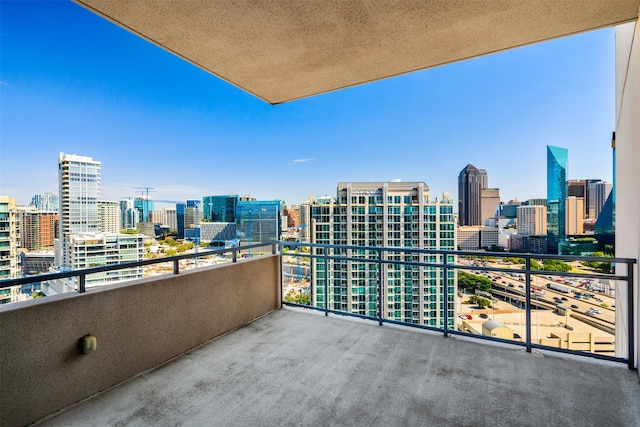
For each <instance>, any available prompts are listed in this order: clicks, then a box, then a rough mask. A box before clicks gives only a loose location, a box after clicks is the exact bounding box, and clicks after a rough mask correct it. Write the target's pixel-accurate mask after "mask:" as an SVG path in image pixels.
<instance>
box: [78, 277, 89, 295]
mask: <svg viewBox="0 0 640 427" xmlns="http://www.w3.org/2000/svg"><path fill="white" fill-rule="evenodd" d="M78 281H79V283H78V292H79V293H83V292H85V291H86V290H87V275H86V274H80V275H79V276H78Z"/></svg>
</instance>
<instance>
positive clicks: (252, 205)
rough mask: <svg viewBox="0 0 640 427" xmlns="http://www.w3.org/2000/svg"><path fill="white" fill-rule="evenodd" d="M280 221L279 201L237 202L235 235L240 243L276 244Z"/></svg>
mask: <svg viewBox="0 0 640 427" xmlns="http://www.w3.org/2000/svg"><path fill="white" fill-rule="evenodd" d="M280 221H281V220H280V200H239V201H238V204H237V205H236V235H237V238H238V240H239V241H240V242H242V243H260V242H277V241H278V240H279V239H280V232H281V228H282V224H281V222H280Z"/></svg>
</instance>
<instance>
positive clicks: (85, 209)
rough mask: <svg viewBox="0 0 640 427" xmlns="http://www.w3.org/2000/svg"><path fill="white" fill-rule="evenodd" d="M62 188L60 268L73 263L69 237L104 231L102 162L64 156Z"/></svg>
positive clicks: (60, 177) (60, 172)
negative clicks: (101, 222) (100, 204)
mask: <svg viewBox="0 0 640 427" xmlns="http://www.w3.org/2000/svg"><path fill="white" fill-rule="evenodd" d="M58 187H59V196H58V197H59V200H60V221H59V227H60V230H59V232H58V236H59V239H58V240H57V241H58V242H59V246H57V247H56V264H57V265H59V266H63V267H67V266H69V265H70V263H71V260H70V259H69V258H68V254H69V251H68V247H67V242H68V236H69V235H70V234H73V233H96V232H98V231H99V229H100V225H99V218H98V200H99V199H100V162H98V161H95V160H93V159H92V158H91V157H85V156H78V155H75V154H64V153H60V157H59V159H58Z"/></svg>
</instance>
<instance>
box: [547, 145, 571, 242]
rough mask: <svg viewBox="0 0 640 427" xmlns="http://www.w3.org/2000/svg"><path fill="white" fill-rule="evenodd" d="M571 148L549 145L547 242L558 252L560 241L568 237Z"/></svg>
mask: <svg viewBox="0 0 640 427" xmlns="http://www.w3.org/2000/svg"><path fill="white" fill-rule="evenodd" d="M568 155H569V150H567V149H566V148H561V147H554V146H551V145H547V236H548V239H547V244H548V250H549V252H550V253H558V243H559V242H560V241H562V240H564V239H566V236H567V232H566V223H565V222H566V203H567V159H568Z"/></svg>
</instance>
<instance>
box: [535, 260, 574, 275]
mask: <svg viewBox="0 0 640 427" xmlns="http://www.w3.org/2000/svg"><path fill="white" fill-rule="evenodd" d="M542 269H543V270H545V271H564V272H566V271H571V266H570V265H569V264H567V263H566V262H562V261H558V260H556V259H545V260H544V265H543V266H542Z"/></svg>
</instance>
